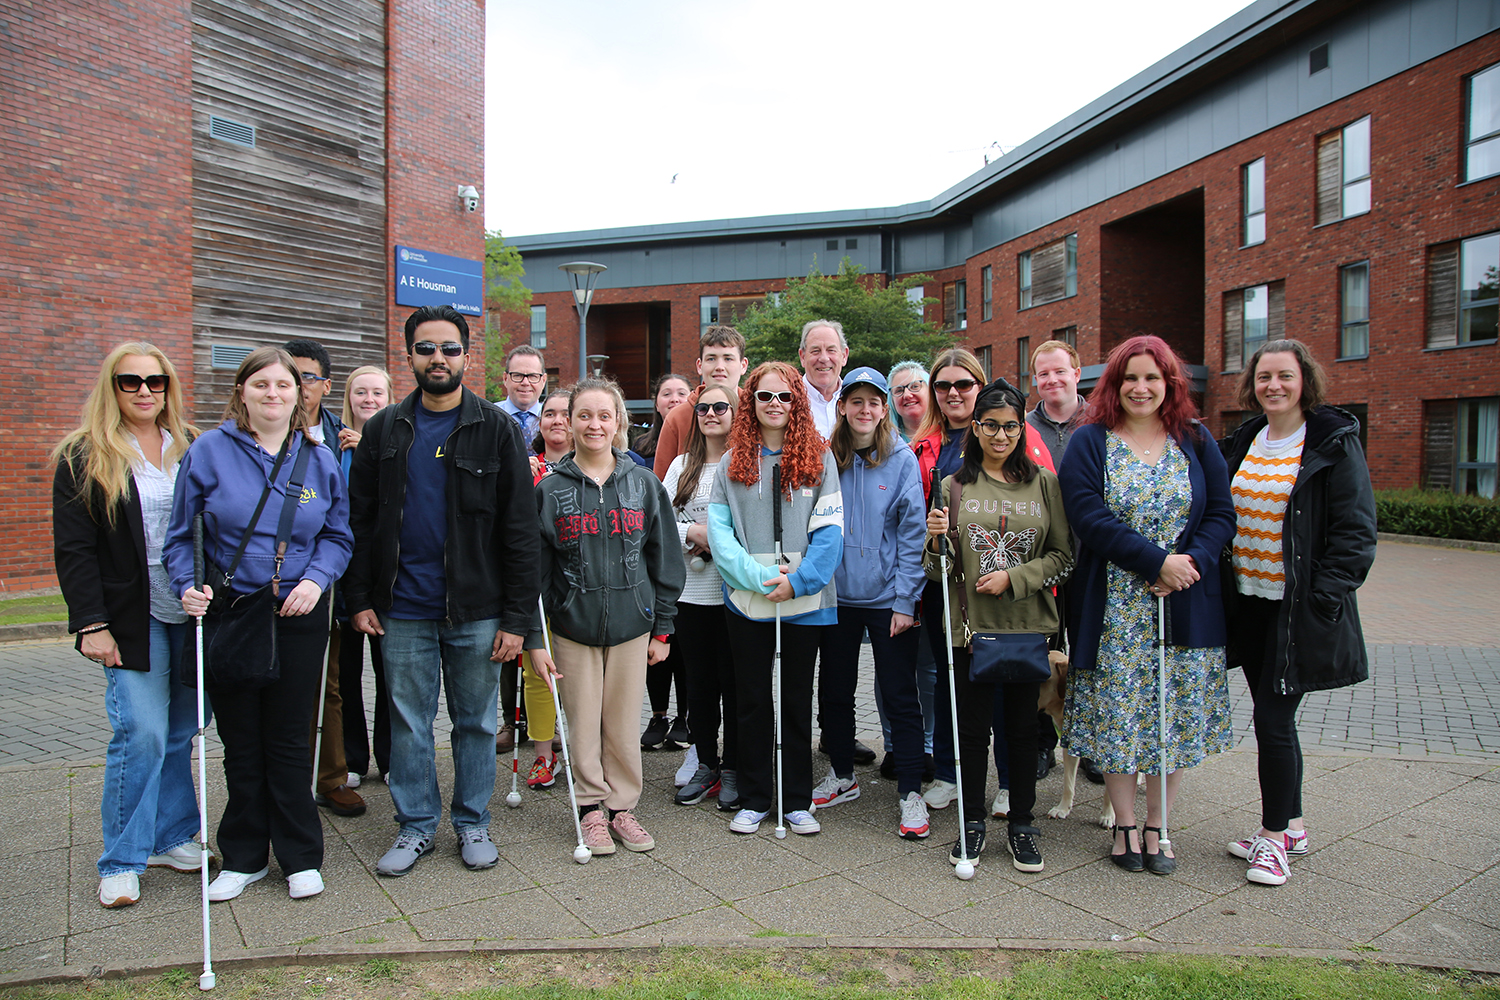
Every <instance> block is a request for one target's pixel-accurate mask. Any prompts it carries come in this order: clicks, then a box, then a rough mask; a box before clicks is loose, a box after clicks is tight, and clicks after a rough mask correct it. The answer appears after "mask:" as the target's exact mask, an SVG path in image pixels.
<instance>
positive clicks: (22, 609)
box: [0, 594, 68, 625]
mask: <svg viewBox="0 0 1500 1000" xmlns="http://www.w3.org/2000/svg"><path fill="white" fill-rule="evenodd" d="M67 620H68V606H67V604H65V603H64V602H63V599H62V595H61V594H44V595H43V596H41V597H12V598H8V599H5V600H0V625H31V624H34V623H36V622H65V621H67Z"/></svg>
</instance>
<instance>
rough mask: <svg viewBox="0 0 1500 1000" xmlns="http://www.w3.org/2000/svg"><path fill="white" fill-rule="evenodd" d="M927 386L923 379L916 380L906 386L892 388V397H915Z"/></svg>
mask: <svg viewBox="0 0 1500 1000" xmlns="http://www.w3.org/2000/svg"><path fill="white" fill-rule="evenodd" d="M926 384H927V383H926V382H923V381H922V380H921V379H915V380H913V381H911V382H908V383H906V384H905V385H896V386H892V387H891V395H892V396H905V395H908V394H910V395H913V396H915V395H917V394H918V393H920V392H921V391H922V388H923V386H925V385H926Z"/></svg>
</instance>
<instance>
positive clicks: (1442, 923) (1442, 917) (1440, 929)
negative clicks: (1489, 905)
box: [1370, 906, 1500, 964]
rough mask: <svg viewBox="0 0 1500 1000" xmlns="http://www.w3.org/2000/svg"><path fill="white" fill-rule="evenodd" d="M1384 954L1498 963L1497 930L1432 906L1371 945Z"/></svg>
mask: <svg viewBox="0 0 1500 1000" xmlns="http://www.w3.org/2000/svg"><path fill="white" fill-rule="evenodd" d="M1370 943H1371V944H1373V945H1374V946H1375V947H1377V948H1380V949H1382V950H1384V951H1394V952H1402V953H1404V954H1408V955H1422V956H1427V958H1428V960H1429V961H1432V962H1434V963H1442V962H1444V961H1446V960H1456V959H1469V960H1478V961H1480V962H1484V963H1488V964H1493V963H1494V962H1496V961H1500V930H1496V929H1495V928H1493V927H1490V926H1488V925H1486V924H1480V923H1475V922H1474V921H1472V920H1469V919H1468V918H1466V917H1464V916H1462V915H1461V914H1457V913H1454V912H1452V911H1450V910H1445V909H1443V908H1442V907H1438V906H1434V907H1429V908H1428V909H1425V910H1423V911H1422V912H1421V913H1418V914H1416V915H1414V916H1413V917H1412V918H1411V919H1409V920H1407V921H1405V922H1403V923H1401V924H1400V925H1398V926H1396V927H1393V928H1391V929H1390V930H1389V931H1387V932H1385V933H1384V934H1381V935H1379V936H1378V937H1376V938H1375V939H1374V940H1373V941H1371V942H1370Z"/></svg>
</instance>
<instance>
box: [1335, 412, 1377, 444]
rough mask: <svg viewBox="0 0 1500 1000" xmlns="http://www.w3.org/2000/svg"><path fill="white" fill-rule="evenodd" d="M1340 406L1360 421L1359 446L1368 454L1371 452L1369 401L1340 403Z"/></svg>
mask: <svg viewBox="0 0 1500 1000" xmlns="http://www.w3.org/2000/svg"><path fill="white" fill-rule="evenodd" d="M1338 405H1339V408H1340V409H1342V410H1345V411H1347V412H1348V414H1349V416H1351V417H1353V418H1354V419H1355V420H1358V421H1359V447H1360V449H1361V450H1362V451H1363V452H1364V453H1365V454H1366V455H1368V454H1369V453H1370V404H1369V403H1339V404H1338Z"/></svg>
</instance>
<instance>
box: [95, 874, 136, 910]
mask: <svg viewBox="0 0 1500 1000" xmlns="http://www.w3.org/2000/svg"><path fill="white" fill-rule="evenodd" d="M140 898H141V879H140V876H139V875H137V874H136V873H135V872H121V873H120V874H118V875H106V876H104V877H103V878H101V879H100V880H99V905H100V906H102V907H104V908H105V909H106V910H113V909H116V908H117V907H121V906H129V905H130V904H132V903H135V902H137V901H139V900H140Z"/></svg>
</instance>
